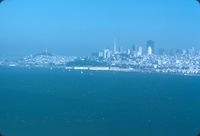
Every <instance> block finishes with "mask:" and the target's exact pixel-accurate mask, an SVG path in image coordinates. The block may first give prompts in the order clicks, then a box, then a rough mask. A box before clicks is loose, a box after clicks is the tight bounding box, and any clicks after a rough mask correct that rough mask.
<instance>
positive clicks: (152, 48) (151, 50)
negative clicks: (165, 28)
mask: <svg viewBox="0 0 200 136" xmlns="http://www.w3.org/2000/svg"><path fill="white" fill-rule="evenodd" d="M146 50H147V55H152V54H155V42H154V41H152V40H148V41H147V43H146Z"/></svg>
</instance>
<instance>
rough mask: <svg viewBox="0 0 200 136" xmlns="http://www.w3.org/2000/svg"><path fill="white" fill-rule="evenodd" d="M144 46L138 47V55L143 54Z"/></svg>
mask: <svg viewBox="0 0 200 136" xmlns="http://www.w3.org/2000/svg"><path fill="white" fill-rule="evenodd" d="M142 50H143V49H142V47H141V46H140V47H138V52H137V55H138V56H141V55H142Z"/></svg>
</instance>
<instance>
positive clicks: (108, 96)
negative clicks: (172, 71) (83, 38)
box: [0, 68, 200, 136]
mask: <svg viewBox="0 0 200 136" xmlns="http://www.w3.org/2000/svg"><path fill="white" fill-rule="evenodd" d="M199 131H200V77H190V76H178V75H159V74H139V73H120V72H84V73H83V74H81V73H80V71H74V72H67V71H62V70H48V69H23V68H0V133H3V134H4V135H5V136H55V135H56V136H196V135H197V133H198V132H199Z"/></svg>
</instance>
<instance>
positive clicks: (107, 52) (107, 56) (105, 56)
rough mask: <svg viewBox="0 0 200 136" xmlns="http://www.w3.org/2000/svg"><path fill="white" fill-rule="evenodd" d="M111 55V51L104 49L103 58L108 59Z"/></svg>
mask: <svg viewBox="0 0 200 136" xmlns="http://www.w3.org/2000/svg"><path fill="white" fill-rule="evenodd" d="M110 57H111V52H110V50H109V49H104V53H103V58H104V59H109V58H110Z"/></svg>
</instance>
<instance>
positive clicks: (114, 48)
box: [113, 39, 117, 54]
mask: <svg viewBox="0 0 200 136" xmlns="http://www.w3.org/2000/svg"><path fill="white" fill-rule="evenodd" d="M113 52H114V54H116V53H117V42H116V39H114V45H113Z"/></svg>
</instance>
